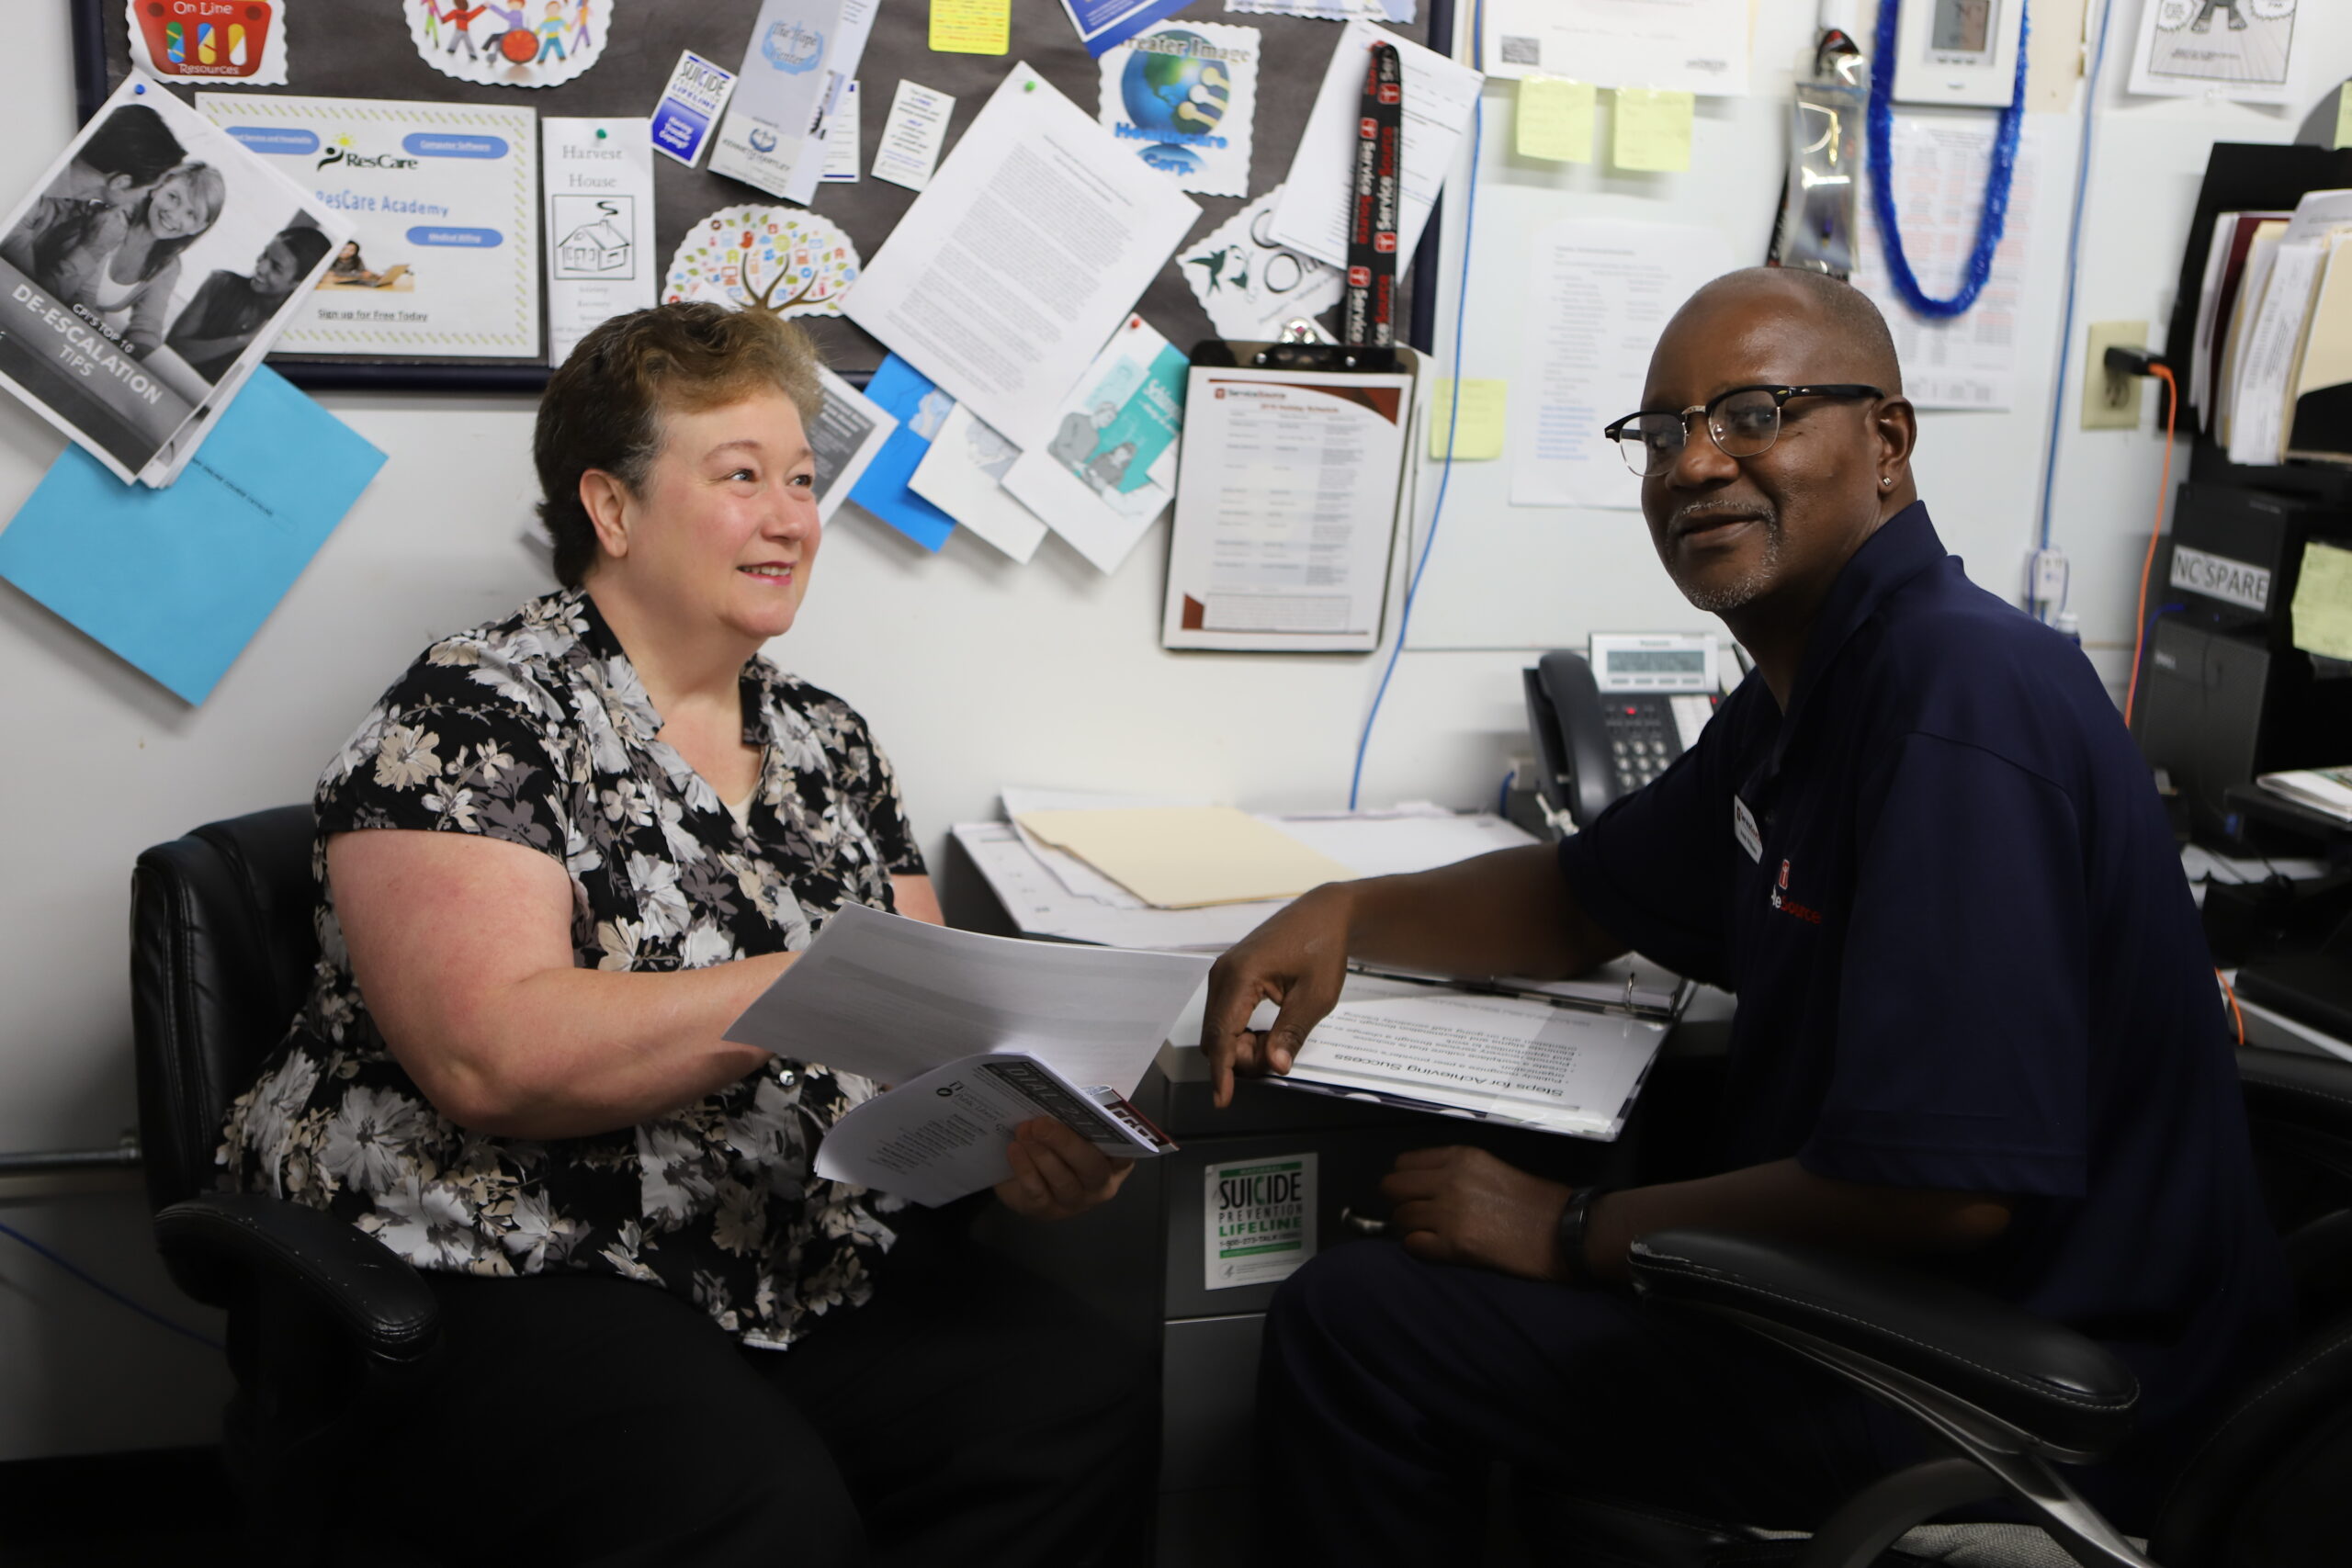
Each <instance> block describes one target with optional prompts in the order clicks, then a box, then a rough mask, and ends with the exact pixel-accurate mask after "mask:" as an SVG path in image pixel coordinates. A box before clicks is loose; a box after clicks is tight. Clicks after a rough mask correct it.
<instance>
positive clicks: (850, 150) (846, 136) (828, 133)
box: [823, 82, 861, 186]
mask: <svg viewBox="0 0 2352 1568" xmlns="http://www.w3.org/2000/svg"><path fill="white" fill-rule="evenodd" d="M857 115H858V107H857V84H856V83H854V82H845V83H843V84H842V97H841V102H839V103H837V104H835V105H834V106H833V112H832V113H831V114H829V115H827V116H826V117H825V177H824V181H823V183H824V184H826V185H829V186H830V185H855V184H856V183H857V162H858V149H859V147H860V145H861V142H860V141H859V137H858V130H859V127H858V118H857Z"/></svg>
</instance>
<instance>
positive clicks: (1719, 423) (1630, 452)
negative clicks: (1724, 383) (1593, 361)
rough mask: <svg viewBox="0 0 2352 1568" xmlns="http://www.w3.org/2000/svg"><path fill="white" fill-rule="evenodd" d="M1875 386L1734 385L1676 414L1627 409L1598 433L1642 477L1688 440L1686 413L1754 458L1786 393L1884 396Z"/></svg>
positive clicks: (1728, 447)
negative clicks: (1704, 418)
mask: <svg viewBox="0 0 2352 1568" xmlns="http://www.w3.org/2000/svg"><path fill="white" fill-rule="evenodd" d="M1884 396H1886V394H1885V393H1884V392H1882V391H1880V390H1879V389H1877V388H1876V387H1865V386H1862V385H1860V384H1859V383H1844V382H1841V383H1839V384H1838V385H1836V386H1829V387H1734V388H1733V389H1731V390H1730V391H1728V392H1718V393H1716V394H1715V396H1714V397H1713V398H1712V399H1710V400H1708V401H1706V402H1704V403H1698V404H1693V405H1692V406H1691V407H1690V408H1687V409H1684V410H1683V411H1682V412H1680V413H1629V414H1627V415H1626V416H1625V417H1624V418H1623V419H1621V420H1619V421H1618V422H1617V423H1614V424H1612V425H1611V426H1610V427H1609V428H1608V429H1606V430H1604V431H1602V432H1601V434H1603V435H1606V436H1607V437H1609V439H1610V440H1611V441H1614V442H1615V443H1617V450H1618V451H1620V452H1622V453H1623V454H1624V455H1625V466H1626V467H1627V468H1631V469H1633V470H1634V472H1635V473H1637V474H1639V475H1641V476H1642V478H1644V479H1656V478H1657V477H1658V476H1659V475H1661V474H1664V473H1667V472H1668V471H1670V470H1671V469H1672V468H1673V467H1674V465H1675V464H1677V463H1679V462H1680V461H1681V460H1682V449H1683V447H1684V446H1688V445H1689V444H1690V440H1691V415H1692V414H1694V413H1702V414H1704V415H1706V416H1707V434H1708V435H1709V436H1710V437H1712V438H1713V441H1714V444H1715V446H1717V447H1718V448H1719V449H1720V450H1721V451H1722V453H1723V455H1724V457H1761V456H1763V455H1764V454H1765V453H1767V452H1769V451H1770V450H1771V449H1772V443H1774V442H1775V441H1778V440H1779V439H1780V438H1781V405H1783V404H1784V403H1786V402H1787V401H1788V400H1790V399H1791V398H1883V397H1884Z"/></svg>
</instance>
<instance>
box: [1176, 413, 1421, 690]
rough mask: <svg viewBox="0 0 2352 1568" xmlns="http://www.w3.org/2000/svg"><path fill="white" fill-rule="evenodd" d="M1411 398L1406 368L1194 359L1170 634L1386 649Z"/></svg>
mask: <svg viewBox="0 0 2352 1568" xmlns="http://www.w3.org/2000/svg"><path fill="white" fill-rule="evenodd" d="M1411 408H1412V378H1411V376H1409V375H1405V374H1397V375H1377V376H1365V375H1352V374H1342V373H1339V372H1332V371H1303V370H1252V369H1234V370H1222V369H1206V368H1196V369H1194V370H1193V375H1192V384H1191V388H1190V389H1189V390H1188V391H1187V393H1186V395H1185V410H1186V412H1185V418H1186V421H1187V423H1188V425H1189V430H1188V432H1187V436H1186V440H1185V442H1184V449H1183V454H1182V457H1181V458H1180V459H1179V468H1178V470H1177V475H1178V477H1177V485H1176V525H1175V534H1174V538H1173V540H1172V542H1171V543H1170V547H1169V557H1168V598H1167V604H1166V606H1165V609H1164V611H1163V613H1162V619H1161V625H1160V640H1161V641H1162V643H1164V644H1165V645H1166V646H1167V647H1170V648H1216V649H1279V650H1283V651H1292V652H1333V651H1366V650H1369V649H1374V648H1376V647H1378V646H1379V642H1380V621H1381V608H1382V605H1383V603H1384V601H1385V594H1386V592H1387V587H1388V560H1389V555H1390V548H1391V543H1392V541H1393V540H1394V538H1395V536H1396V529H1397V496H1398V493H1399V491H1400V489H1401V487H1402V485H1403V482H1404V457H1405V429H1406V426H1407V424H1408V420H1409V415H1410V412H1411Z"/></svg>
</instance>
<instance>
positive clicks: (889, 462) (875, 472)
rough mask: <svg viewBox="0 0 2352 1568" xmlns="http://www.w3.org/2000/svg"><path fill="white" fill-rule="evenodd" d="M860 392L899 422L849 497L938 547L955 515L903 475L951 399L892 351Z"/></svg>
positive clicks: (908, 472) (924, 544) (926, 443)
mask: <svg viewBox="0 0 2352 1568" xmlns="http://www.w3.org/2000/svg"><path fill="white" fill-rule="evenodd" d="M865 395H866V396H867V397H868V398H870V399H872V400H874V401H876V402H877V403H879V404H881V405H882V408H883V410H884V411H885V412H888V413H889V414H890V415H891V416H892V417H894V418H896V419H897V420H898V422H899V428H898V429H897V430H895V431H893V432H891V434H890V439H889V440H888V441H885V442H884V443H883V444H882V450H880V451H879V452H876V454H874V461H873V462H871V463H869V464H867V465H866V467H865V473H864V474H862V475H860V476H859V478H858V481H857V483H856V484H854V485H853V486H851V487H850V492H849V498H850V499H851V500H852V501H854V502H857V504H858V505H860V506H863V507H864V508H865V510H866V511H868V512H871V513H874V515H875V516H876V517H879V518H880V519H881V520H882V521H883V522H885V523H888V525H890V526H891V527H893V528H896V529H897V530H898V531H899V533H901V534H904V535H905V536H907V537H908V538H910V539H912V540H913V541H914V542H915V543H916V544H918V545H921V546H922V547H923V548H924V549H927V550H937V549H938V548H939V547H940V546H942V545H944V544H945V543H946V542H947V536H948V535H950V534H952V533H954V532H955V531H956V519H954V518H953V517H950V516H949V515H947V513H944V512H942V511H941V510H939V508H937V507H936V506H933V504H932V503H931V502H927V501H925V500H924V499H923V498H922V497H921V496H919V495H917V494H916V493H915V492H914V491H910V490H909V489H908V488H907V480H909V479H911V478H913V477H914V471H915V466H916V465H917V464H919V463H921V462H922V458H923V454H924V453H926V452H928V451H930V450H931V438H932V437H933V436H934V435H937V434H939V427H940V425H941V423H943V422H944V421H945V419H946V418H947V416H948V414H949V413H951V412H954V410H955V407H956V400H955V399H953V398H951V397H949V396H948V395H947V394H946V393H944V392H943V391H941V390H940V389H938V388H937V387H934V386H933V385H932V384H931V382H929V381H928V380H926V379H924V378H923V377H922V374H921V373H920V372H919V371H917V370H916V369H915V367H913V366H911V365H910V364H908V363H907V362H906V361H905V360H903V359H901V358H899V356H898V355H895V354H894V355H890V356H889V357H888V359H885V360H884V361H883V362H882V363H881V364H880V365H879V366H877V367H876V368H875V371H874V378H873V379H872V380H870V381H868V382H867V383H866V384H865Z"/></svg>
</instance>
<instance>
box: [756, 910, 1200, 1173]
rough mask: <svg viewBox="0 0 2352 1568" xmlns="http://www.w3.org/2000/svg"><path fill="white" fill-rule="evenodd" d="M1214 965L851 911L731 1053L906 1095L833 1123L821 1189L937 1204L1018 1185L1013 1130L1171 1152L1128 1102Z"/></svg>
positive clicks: (1107, 1147) (821, 1159)
mask: <svg viewBox="0 0 2352 1568" xmlns="http://www.w3.org/2000/svg"><path fill="white" fill-rule="evenodd" d="M1209 963H1210V959H1209V957H1208V956H1207V955H1206V954H1202V953H1142V952H1135V951H1132V950H1128V949H1123V948H1110V947H1082V946H1077V945H1073V944H1070V943H1064V942H1024V941H1021V940H1019V939H1016V938H1011V937H994V936H982V935H979V934H978V933H977V932H973V931H951V930H949V929H947V928H946V927H944V926H933V925H929V924H926V923H924V922H923V921H921V920H911V919H905V918H903V917H900V916H897V915H887V914H884V913H882V912H881V911H880V910H877V909H869V908H865V907H864V906H862V905H850V906H848V907H846V908H842V910H841V911H839V912H838V913H836V914H835V915H834V916H833V917H832V918H831V919H830V920H828V921H826V923H825V928H824V930H823V931H820V933H819V934H818V937H817V940H816V941H815V942H811V943H810V944H809V948H808V949H807V951H805V952H804V953H801V955H800V957H799V958H798V960H797V961H796V962H795V963H794V964H793V965H792V967H791V968H789V969H787V970H786V971H785V972H784V974H783V975H782V976H780V977H779V978H778V979H777V980H776V983H775V985H773V986H771V987H768V988H767V990H766V991H764V992H763V993H762V994H761V996H760V998H759V999H758V1000H757V1001H754V1002H753V1003H752V1005H751V1006H750V1007H749V1008H747V1009H745V1010H744V1011H743V1014H742V1016H741V1018H738V1019H737V1020H736V1021H734V1023H733V1024H731V1025H729V1028H728V1031H727V1038H728V1039H729V1040H732V1041H735V1042H737V1043H741V1044H746V1045H757V1046H759V1047H760V1048H761V1049H763V1050H766V1051H772V1052H775V1054H776V1055H780V1056H786V1057H789V1058H791V1059H793V1060H795V1061H801V1062H821V1063H823V1064H824V1065H825V1066H827V1067H829V1068H831V1069H832V1070H833V1071H835V1072H844V1073H855V1074H858V1075H860V1076H862V1077H868V1078H872V1079H874V1080H876V1082H878V1083H880V1084H883V1085H885V1086H895V1087H886V1089H885V1092H883V1093H881V1094H878V1095H876V1096H875V1097H874V1098H873V1099H871V1100H866V1101H865V1102H864V1103H863V1104H861V1105H859V1106H857V1107H856V1108H855V1109H854V1110H853V1111H850V1112H849V1113H848V1114H847V1115H844V1116H843V1117H842V1118H841V1119H840V1120H839V1121H838V1122H834V1123H833V1126H832V1128H831V1131H830V1132H828V1133H827V1134H826V1135H825V1138H824V1141H823V1142H822V1143H821V1144H820V1145H818V1149H817V1174H818V1175H820V1176H822V1177H826V1178H828V1179H832V1180H836V1181H854V1182H858V1183H860V1184H862V1185H864V1186H867V1187H873V1188H876V1189H879V1190H882V1191H885V1192H890V1193H895V1194H897V1195H899V1196H901V1197H905V1198H910V1199H912V1200H913V1201H916V1202H919V1203H925V1204H933V1205H936V1204H940V1203H945V1202H951V1201H954V1200H956V1199H957V1198H960V1197H963V1196H965V1195H966V1194H967V1193H971V1192H978V1191H980V1190H983V1189H984V1188H988V1187H992V1186H994V1185H995V1184H996V1183H997V1182H1000V1181H1002V1180H1003V1179H1005V1178H1006V1177H1008V1176H1010V1175H1011V1174H1012V1165H1011V1163H1010V1162H1009V1161H1008V1160H1007V1159H1006V1157H1005V1147H1006V1145H1007V1144H1009V1143H1010V1141H1011V1139H1012V1129H1013V1128H1014V1127H1015V1126H1017V1125H1019V1124H1020V1123H1021V1122H1024V1121H1027V1120H1028V1119H1030V1118H1031V1117H1035V1116H1052V1117H1054V1118H1056V1119H1057V1120H1058V1121H1060V1122H1063V1123H1064V1124H1066V1125H1068V1126H1069V1127H1070V1128H1072V1129H1073V1130H1074V1131H1076V1132H1077V1133H1078V1134H1079V1135H1080V1136H1081V1137H1083V1138H1085V1139H1087V1140H1088V1141H1089V1142H1090V1143H1092V1144H1093V1145H1095V1146H1096V1147H1098V1148H1101V1149H1103V1150H1104V1151H1105V1152H1107V1153H1111V1154H1114V1155H1117V1156H1121V1157H1125V1158H1136V1157H1144V1156H1152V1155H1159V1154H1166V1153H1168V1152H1169V1151H1170V1150H1172V1149H1173V1148H1174V1147H1175V1146H1176V1145H1174V1144H1172V1143H1170V1141H1169V1140H1168V1137H1167V1135H1166V1134H1163V1133H1161V1132H1160V1131H1159V1129H1158V1128H1156V1127H1154V1126H1152V1124H1151V1123H1150V1122H1148V1120H1146V1119H1145V1118H1144V1117H1143V1116H1142V1115H1141V1113H1139V1112H1138V1111H1136V1109H1135V1108H1134V1107H1133V1106H1132V1105H1129V1104H1128V1103H1127V1100H1126V1096H1127V1095H1129V1094H1131V1093H1133V1092H1134V1090H1135V1087H1136V1084H1137V1083H1139V1082H1140V1081H1142V1078H1143V1075H1144V1072H1145V1070H1146V1069H1147V1068H1148V1067H1149V1066H1151V1060H1152V1057H1153V1055H1155V1054H1156V1053H1157V1052H1158V1051H1159V1045H1160V1043H1161V1042H1162V1041H1164V1040H1166V1039H1167V1038H1168V1032H1169V1030H1170V1028H1171V1027H1172V1026H1173V1025H1174V1024H1175V1022H1176V1020H1177V1018H1178V1017H1179V1016H1180V1015H1181V1014H1182V1012H1183V1010H1184V1008H1185V1004H1186V1003H1188V1002H1189V1001H1191V999H1192V998H1193V993H1194V992H1195V991H1197V990H1199V989H1200V986H1201V982H1202V981H1203V980H1204V978H1206V976H1207V975H1208V967H1209Z"/></svg>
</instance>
